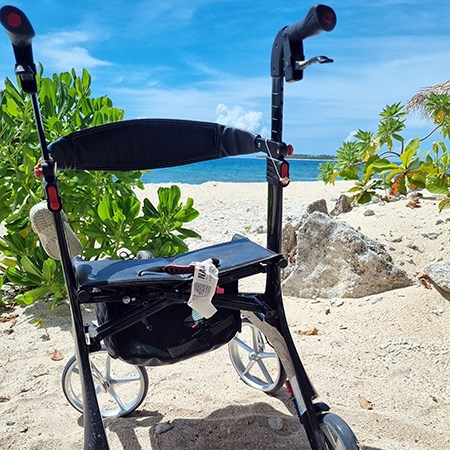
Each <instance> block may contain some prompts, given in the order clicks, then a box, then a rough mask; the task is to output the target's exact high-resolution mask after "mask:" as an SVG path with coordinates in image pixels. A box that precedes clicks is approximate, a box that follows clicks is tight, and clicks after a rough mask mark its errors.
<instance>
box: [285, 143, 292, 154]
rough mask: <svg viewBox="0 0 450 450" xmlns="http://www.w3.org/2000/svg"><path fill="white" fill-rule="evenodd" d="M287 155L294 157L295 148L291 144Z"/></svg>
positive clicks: (287, 149)
mask: <svg viewBox="0 0 450 450" xmlns="http://www.w3.org/2000/svg"><path fill="white" fill-rule="evenodd" d="M286 154H287V156H292V155H293V154H294V147H293V146H292V145H291V144H288V146H287V148H286Z"/></svg>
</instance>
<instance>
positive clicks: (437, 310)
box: [431, 306, 445, 316]
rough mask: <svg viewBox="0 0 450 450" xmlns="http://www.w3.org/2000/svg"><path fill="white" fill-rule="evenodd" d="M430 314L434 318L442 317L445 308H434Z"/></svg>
mask: <svg viewBox="0 0 450 450" xmlns="http://www.w3.org/2000/svg"><path fill="white" fill-rule="evenodd" d="M431 312H432V313H433V314H435V315H436V316H442V314H444V312H445V308H444V307H443V306H437V307H436V308H433V309H432V310H431Z"/></svg>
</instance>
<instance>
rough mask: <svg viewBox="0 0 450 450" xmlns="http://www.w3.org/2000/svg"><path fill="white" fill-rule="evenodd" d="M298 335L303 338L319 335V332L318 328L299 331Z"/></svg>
mask: <svg viewBox="0 0 450 450" xmlns="http://www.w3.org/2000/svg"><path fill="white" fill-rule="evenodd" d="M297 334H301V335H303V336H315V335H316V334H319V330H318V329H317V328H316V327H314V328H310V329H309V330H297Z"/></svg>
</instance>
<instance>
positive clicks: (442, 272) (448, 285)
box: [423, 261, 450, 293]
mask: <svg viewBox="0 0 450 450" xmlns="http://www.w3.org/2000/svg"><path fill="white" fill-rule="evenodd" d="M423 271H424V273H425V274H426V275H428V276H429V277H430V278H431V280H432V281H433V282H434V283H435V284H437V285H438V286H439V287H440V288H441V289H442V290H444V291H445V292H448V293H450V262H444V261H442V262H436V263H432V264H428V266H426V267H425V268H424V269H423Z"/></svg>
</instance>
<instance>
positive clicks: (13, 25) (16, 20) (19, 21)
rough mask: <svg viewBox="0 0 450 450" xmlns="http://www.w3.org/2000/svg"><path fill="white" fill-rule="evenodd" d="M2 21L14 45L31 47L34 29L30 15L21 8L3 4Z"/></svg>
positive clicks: (0, 12)
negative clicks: (29, 18)
mask: <svg viewBox="0 0 450 450" xmlns="http://www.w3.org/2000/svg"><path fill="white" fill-rule="evenodd" d="M0 21H1V24H2V25H3V27H4V28H5V30H6V32H7V33H8V36H9V38H10V39H11V42H12V43H13V45H15V46H16V47H18V48H25V47H31V41H32V40H33V38H34V30H33V27H32V25H31V23H30V21H29V20H28V17H27V16H26V15H25V14H24V13H23V12H22V11H21V10H20V9H19V8H16V7H15V6H9V5H8V6H3V7H2V8H1V9H0Z"/></svg>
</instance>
